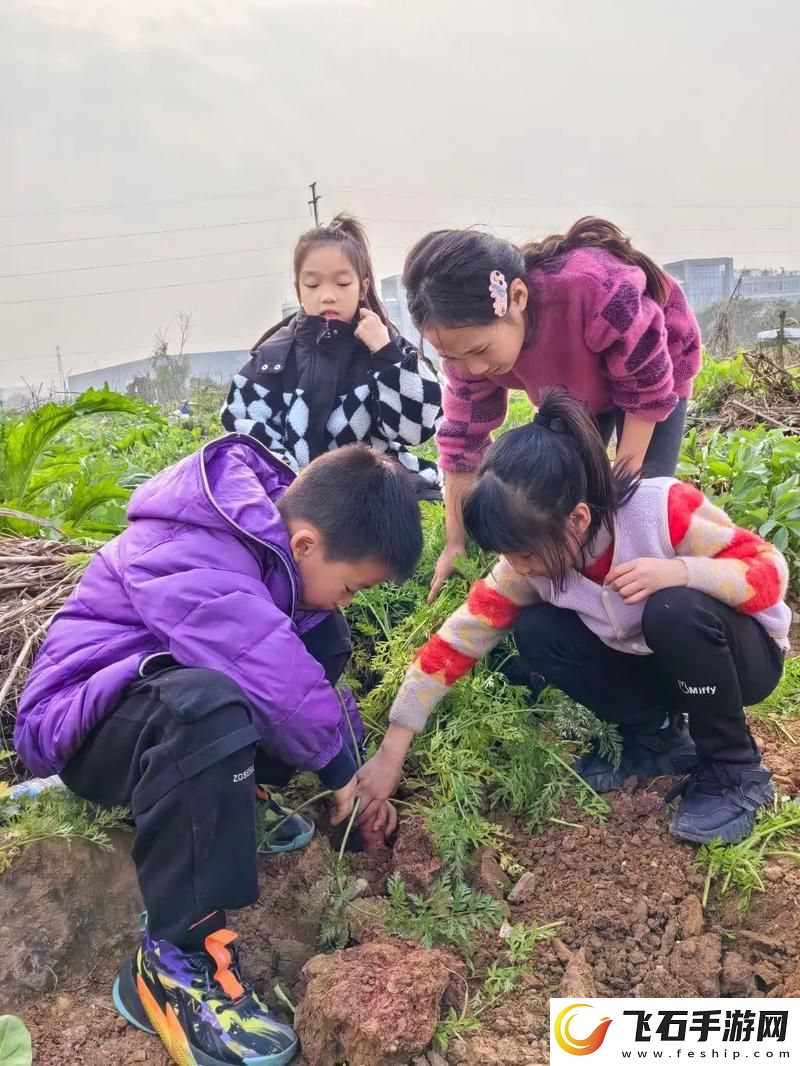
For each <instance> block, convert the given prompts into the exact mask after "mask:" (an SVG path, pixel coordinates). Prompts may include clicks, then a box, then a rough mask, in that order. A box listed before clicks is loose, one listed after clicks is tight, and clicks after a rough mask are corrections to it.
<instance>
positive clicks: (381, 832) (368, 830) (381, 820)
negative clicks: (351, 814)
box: [358, 800, 397, 840]
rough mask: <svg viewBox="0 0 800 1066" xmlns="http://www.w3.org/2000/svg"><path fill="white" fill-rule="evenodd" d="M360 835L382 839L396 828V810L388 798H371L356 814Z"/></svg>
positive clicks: (387, 836)
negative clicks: (370, 801)
mask: <svg viewBox="0 0 800 1066" xmlns="http://www.w3.org/2000/svg"><path fill="white" fill-rule="evenodd" d="M358 826H359V828H360V829H361V834H362V836H364V835H367V836H369V837H373V836H375V837H380V838H382V839H384V840H388V838H389V837H390V836H391V835H392V833H394V831H395V829H397V811H396V810H395V809H394V804H392V803H391V802H390V801H389V800H373V801H372V803H370V804H369V805H368V806H367V807H366V808H365V809H364V810H363V811H360V812H359V815H358Z"/></svg>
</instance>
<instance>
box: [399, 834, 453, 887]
mask: <svg viewBox="0 0 800 1066" xmlns="http://www.w3.org/2000/svg"><path fill="white" fill-rule="evenodd" d="M441 868H442V860H441V859H440V858H439V857H438V856H437V854H436V849H435V848H434V846H433V841H432V840H431V836H430V833H429V832H428V830H427V828H426V826H425V823H424V822H423V821H422V819H421V818H407V819H403V821H402V822H401V823H400V827H399V829H398V830H397V840H396V842H395V845H394V851H393V852H392V869H393V871H394V873H396V874H399V875H400V877H402V879H403V881H404V882H405V886H406V888H407V889H408V890H409V892H416V893H418V894H419V895H423V896H424V895H427V894H428V892H429V891H430V889H431V886H432V885H433V881H434V878H435V877H436V875H437V874H438V873H439V871H440V870H441Z"/></svg>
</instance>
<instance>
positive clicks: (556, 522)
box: [464, 387, 639, 587]
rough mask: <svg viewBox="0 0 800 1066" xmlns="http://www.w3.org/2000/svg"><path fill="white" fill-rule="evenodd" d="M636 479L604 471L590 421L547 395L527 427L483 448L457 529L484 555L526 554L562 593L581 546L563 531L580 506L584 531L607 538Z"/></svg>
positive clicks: (560, 396)
mask: <svg viewBox="0 0 800 1066" xmlns="http://www.w3.org/2000/svg"><path fill="white" fill-rule="evenodd" d="M638 482H639V477H638V474H636V473H633V472H631V470H630V468H629V467H628V466H627V465H626V464H625V463H623V464H621V465H620V466H617V467H615V468H614V470H613V471H612V469H611V464H610V463H609V460H608V455H607V453H606V450H605V446H604V445H603V441H602V439H601V437H600V434H599V432H598V430H597V426H596V424H595V421H594V419H593V418H592V416H591V415H590V414H589V413H588V412H587V411H586V409H585V408H584V407H583V405H582V404H581V403H579V402H578V401H577V400H575V399H573V398H572V397H571V396H569V395H568V393H567V392H566V390H565V389H563V388H560V387H559V388H553V389H549V390H548V391H547V392H546V393H545V394H544V395H543V396H542V402H541V406H540V407H539V410H538V412H537V414H536V417H535V418H534V420H533V422H531V423H530V424H529V425H526V426H520V427H519V428H518V429H512V430H509V431H508V432H507V433H504V434H503V436H502V437H500V439H499V440H498V441H497V442H496V443H495V444H493V445H492V446H491V448H490V449H489V451H488V452H487V453H486V456H485V457H484V459H483V462H482V463H481V465H480V467H479V468H478V475H477V479H476V481H475V484H474V485H473V487H472V489H471V490H470V492H469V493H468V495H467V497H466V498H465V501H464V523H465V525H466V528H467V532H468V533H469V534H470V536H471V537H472V539H473V540H474V541H475V542H476V543H477V544H478V545H480V547H481V548H483V549H484V550H485V551H489V552H497V553H500V554H506V553H517V552H519V553H525V554H531V555H533V556H534V557H535V558H536V559H538V560H539V561H540V562H541V563H542V565H543V567H544V570H545V572H546V574H547V576H548V577H549V579H550V580H551V581H552V582H553V583H554V584H555V585H557V586H559V587H563V585H564V583H565V581H566V579H567V573H568V570H569V568H570V566H571V565H572V560H573V559H574V556H575V553H576V551H577V550H579V549H580V548H581V547H582V546H583V545H581V544H580V543H579V542H578V541H577V539H576V538H575V536H574V534H573V533H572V532H571V530H570V528H569V526H568V524H567V523H568V519H569V516H570V515H571V514H572V512H573V510H574V509H575V507H576V506H577V505H578V504H579V503H581V502H583V503H586V504H587V505H588V507H589V511H590V513H591V523H590V525H589V529H588V531H587V534H586V538H585V540H584V544H585V545H587V546H588V545H589V544H590V543H591V541H592V540H593V539H594V537H595V536H596V534H597V533H598V532H599V531H600V529H602V528H605V529H607V530H608V531H609V532H613V524H614V516H615V515H616V513H617V511H618V510H619V508H620V507H621V506H622V505H623V504H624V503H626V502H627V501H628V500H629V499H630V498H631V496H632V495H633V493H634V492H635V491H636V488H637V485H638Z"/></svg>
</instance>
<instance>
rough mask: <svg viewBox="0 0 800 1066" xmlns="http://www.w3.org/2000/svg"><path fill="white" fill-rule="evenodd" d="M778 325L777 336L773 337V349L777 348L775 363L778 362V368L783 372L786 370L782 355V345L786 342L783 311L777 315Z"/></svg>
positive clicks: (784, 314)
mask: <svg viewBox="0 0 800 1066" xmlns="http://www.w3.org/2000/svg"><path fill="white" fill-rule="evenodd" d="M778 323H779V325H778V330H777V334H776V337H775V347H776V348H777V352H776V358H777V361H778V366H779V367H780V368H781V370H785V369H786V360H785V358H784V355H783V344H784V341H785V340H786V312H785V311H781V313H780V314H779V315H778Z"/></svg>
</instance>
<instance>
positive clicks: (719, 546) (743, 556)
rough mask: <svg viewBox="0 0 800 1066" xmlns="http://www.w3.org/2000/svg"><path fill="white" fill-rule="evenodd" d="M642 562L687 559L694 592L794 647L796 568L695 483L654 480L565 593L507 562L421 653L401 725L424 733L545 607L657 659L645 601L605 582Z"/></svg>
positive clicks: (397, 716)
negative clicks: (510, 636)
mask: <svg viewBox="0 0 800 1066" xmlns="http://www.w3.org/2000/svg"><path fill="white" fill-rule="evenodd" d="M640 558H651V559H652V558H661V559H674V558H679V559H682V560H683V562H684V563H685V564H686V572H687V577H688V582H687V583H688V586H689V588H694V589H698V590H699V591H701V592H705V593H707V594H708V595H709V596H713V597H714V598H715V599H717V600H719V601H720V602H722V603H725V604H728V606H730V607H733V608H734V609H735V610H737V611H740V612H741V613H742V614H747V615H751V616H752V617H753V618H755V619H756V621H757V622H759V624H761V625H762V626H763V627H764V628H765V629H766V630H767V632H768V633H769V634H770V636H771V637H772V638H773V639H774V640H775V641H776V642H777V643H778V644H779V645H780V646H781V647H783V648H786V647H788V633H789V625H790V623H791V611H790V610H789V607H788V606H787V605H786V604H785V603H784V602H783V597H784V595H785V593H786V585H787V581H788V569H787V566H786V561H785V559H784V558H783V556H782V555H781V553H780V552H779V551H778V550H777V549H776V548H774V547H773V546H772V545H771V544H768V543H767V542H766V541H764V540H762V538H761V537H759V536H757V535H756V534H755V533H750V532H748V531H747V530H745V529H740V528H738V527H737V526H735V525H734V524H733V523H732V522H731V520H730V519H729V518H728V516H727V515H726V514H725V512H724V511H722V510H721V509H720V508H719V507H715V506H714V505H713V504H712V503H711V502H710V501H709V500H707V499H706V497H705V496H704V495H703V493H702V492H699V491H698V490H697V489H695V488H693V487H692V486H690V485H685V484H682V483H681V482H679V481H675V480H673V479H672V478H654V479H651V480H648V481H642V482H641V483H640V485H639V487H638V488H637V490H636V492H635V493H634V495H633V496H632V498H631V499H630V500H629V501H628V502H627V503H626V504H625V505H624V506H623V507H621V508H620V510H619V512H618V513H617V515H616V518H615V521H614V535H613V538H611V537H609V536H608V535H607V534H606V536H605V537H603V538H598V542H596V543H595V545H593V547H592V551H591V553H590V555H589V557H588V559H587V565H586V567H585V568H584V570H583V571H582V572H580V573H579V572H578V571H576V570H573V571H571V572H570V574H569V577H568V580H567V581H566V583H565V585H564V586H563V588H559V587H557V586H555V585H553V584H552V582H550V581H548V580H547V579H546V578H538V577H534V578H530V577H524V576H522V575H520V574H517V573H515V572H514V570H512V568H511V566H510V565H509V563H508V562H506V561H505V560H504V559H500V561H499V562H498V563H497V564H496V566H495V567H494V568H493V569H492V571H491V573H490V574H489V575H488V576H487V577H486V578H481V580H479V581H477V582H476V583H475V584H474V585H473V586H472V588H471V589H470V592H469V595H468V597H467V600H466V602H465V603H464V604H462V606H461V607H459V609H458V610H457V611H455V612H454V613H453V614H452V615H451V616H450V618H448V619H447V621H446V622H445V623H444V625H443V626H442V628H441V629H440V630H439V632H438V633H436V634H435V635H434V636H433V637H431V639H430V640H429V641H428V642H427V643H426V644H424V645H423V647H422V648H421V649H420V651H419V652H418V654H417V656H416V658H415V659H414V662H413V663H412V665H411V666H410V667H409V670H408V672H407V674H406V677H405V680H404V681H403V684H402V686H401V688H400V691H399V692H398V694H397V697H396V699H395V701H394V704H393V706H392V710H391V714H390V719H391V721H393V722H397V723H398V724H400V725H405V726H409V727H410V728H411V729H413V730H415V731H416V732H419V731H420V730H421V729H423V728H424V726H425V722H426V721H427V719H428V716H429V715H430V713H431V711H432V710H433V709H434V707H435V706H436V704H437V703H438V702H439V700H440V699H442V697H443V696H445V695H446V693H447V691H448V689H449V688H450V686H451V685H453V684H454V683H455V682H456V681H457V680H458V679H459V678H460V677H462V676H463V675H464V674H465V673H467V672H468V671H469V670H471V669H472V667H473V666H474V665H475V663H476V662H477V661H478V660H479V659H482V658H483V657H484V656H485V655H486V654H487V653H488V652H489V651H491V649H492V648H493V647H494V646H495V645H496V644H498V643H499V642H500V641H501V640H502V639H503V637H504V636H505V635H506V634H507V633H508V632H509V631H510V630H512V629H513V627H514V624H515V622H516V620H517V617H518V615H519V613H520V611H521V610H522V609H523V608H524V607H528V606H531V605H533V604H534V603H537V602H539V601H543V602H546V603H552V604H554V605H555V606H557V607H562V608H565V609H567V610H574V611H576V612H577V613H578V614H579V615H580V617H581V619H582V621H583V622H584V624H585V625H586V626H587V627H588V628H589V629H591V630H592V632H594V633H595V634H596V635H597V636H598V637H599V638H600V639H601V640H602V641H603V642H604V643H605V644H607V645H608V646H609V647H612V648H616V649H617V650H618V651H622V652H627V653H629V654H632V655H647V654H650V649H649V648H648V647H647V644H646V643H645V640H644V636H643V635H642V624H641V623H642V612H643V610H644V603H639V604H626V603H625V602H624V601H623V600H622V598H621V597H620V596H619V595H618V594H617V593H616V592H615V591H614V590H613V589H612V588H611V587H610V586H608V585H604V583H603V582H604V579H605V577H606V575H607V574H608V573H609V571H610V570H611V568H612V567H615V566H618V565H619V564H621V563H624V562H629V561H632V560H633V559H640ZM676 624H678V625H679V624H680V619H676ZM530 665H531V668H532V669H535V668H536V664H535V663H531V664H530Z"/></svg>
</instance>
